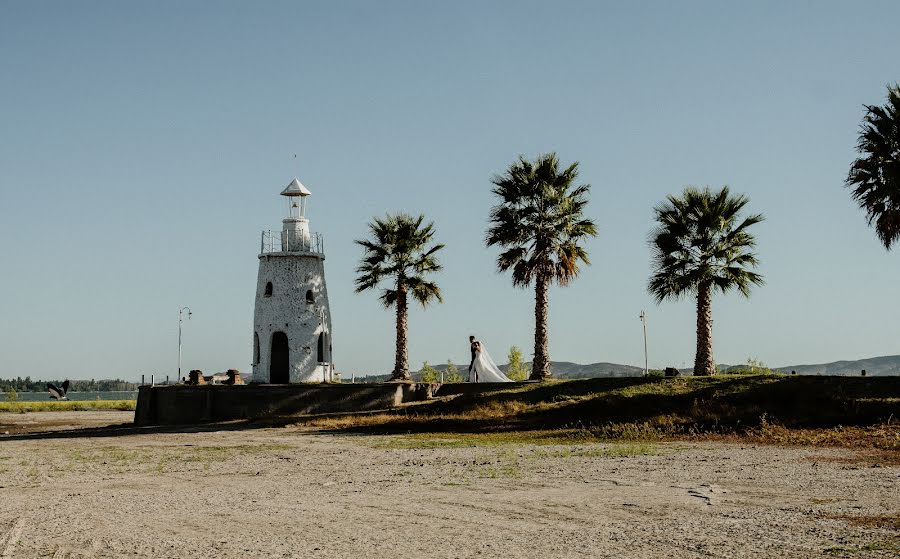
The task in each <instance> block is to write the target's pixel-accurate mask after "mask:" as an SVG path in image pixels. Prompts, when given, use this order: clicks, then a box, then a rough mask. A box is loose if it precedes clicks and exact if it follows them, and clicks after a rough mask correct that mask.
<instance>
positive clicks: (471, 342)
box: [469, 336, 478, 382]
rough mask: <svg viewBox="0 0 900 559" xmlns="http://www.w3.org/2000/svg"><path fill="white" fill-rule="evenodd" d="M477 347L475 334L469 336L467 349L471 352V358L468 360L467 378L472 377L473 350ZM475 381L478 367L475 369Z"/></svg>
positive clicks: (476, 380)
mask: <svg viewBox="0 0 900 559" xmlns="http://www.w3.org/2000/svg"><path fill="white" fill-rule="evenodd" d="M477 348H478V342H476V341H475V336H469V351H471V352H472V360H471V361H469V378H470V379H471V378H472V367H473V366H474V365H475V350H476V349H477ZM475 382H478V369H477V368H476V369H475Z"/></svg>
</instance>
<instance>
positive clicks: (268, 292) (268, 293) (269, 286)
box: [263, 282, 272, 297]
mask: <svg viewBox="0 0 900 559" xmlns="http://www.w3.org/2000/svg"><path fill="white" fill-rule="evenodd" d="M271 296H272V282H269V283H267V284H266V290H265V292H264V293H263V297H271Z"/></svg>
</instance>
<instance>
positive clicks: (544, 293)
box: [485, 153, 597, 380]
mask: <svg viewBox="0 0 900 559" xmlns="http://www.w3.org/2000/svg"><path fill="white" fill-rule="evenodd" d="M577 177H578V163H577V162H575V163H573V164H571V165H569V166H568V167H566V168H565V169H563V170H560V168H559V160H558V159H557V158H556V154H555V153H548V154H544V155H539V156H538V157H537V159H535V160H534V161H533V162H531V161H528V160H526V159H525V158H524V157H522V156H519V159H518V160H517V161H516V162H514V163H513V164H512V165H510V166H509V168H508V169H507V170H506V172H505V173H504V174H503V175H497V176H495V177H494V178H493V180H492V182H493V184H494V188H493V190H492V191H493V193H494V194H495V195H496V196H497V197H498V198H499V199H500V203H498V204H497V205H495V206H494V207H493V208H492V209H491V219H490V227H489V228H488V231H487V237H486V239H485V242H486V243H487V245H488V246H493V245H498V246H500V247H502V248H503V249H504V250H503V252H502V253H501V254H500V256H499V257H498V258H497V268H499V270H500V271H501V272H505V271H507V270H512V281H513V285H515V286H516V287H523V288H524V287H528V286H530V285H531V284H532V283H534V322H535V326H534V363H533V364H532V368H531V377H530V378H532V379H534V380H541V379H544V378H546V377H549V376H550V356H549V351H548V349H547V312H548V307H549V302H550V301H549V288H550V285H551V284H552V283H553V282H556V283H558V284H559V285H563V286H565V285H568V284H569V282H570V281H572V280H573V279H574V278H575V277H576V276H577V275H578V272H579V262H583V263H585V264H590V260H589V259H588V254H587V251H586V250H585V249H584V248H583V247H581V246H580V245H579V243H580V242H582V241H583V240H585V239H586V238H588V237H595V236H596V235H597V228H596V227H595V226H594V222H593V221H592V220H590V219H587V218H586V217H585V216H584V208H585V206H587V203H588V199H587V196H588V193H589V191H590V189H591V186H590V185H589V184H583V185H581V186H577V187H574V188H573V183H574V182H575V179H576V178H577Z"/></svg>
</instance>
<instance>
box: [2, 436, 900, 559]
mask: <svg viewBox="0 0 900 559" xmlns="http://www.w3.org/2000/svg"><path fill="white" fill-rule="evenodd" d="M410 442H411V439H409V438H406V437H402V436H394V437H368V436H367V437H363V436H350V435H327V434H315V433H309V432H304V431H302V430H299V429H294V428H283V429H258V430H244V431H227V432H226V431H220V432H212V433H178V434H154V435H130V436H121V437H113V438H102V439H101V438H80V439H55V440H53V439H51V440H26V441H9V440H7V441H2V440H0V557H122V556H135V555H137V556H148V557H149V556H152V557H185V558H192V559H200V558H206V557H373V558H375V557H385V558H387V557H391V558H396V557H436V558H443V557H448V558H450V557H504V558H516V557H678V558H692V557H823V556H824V557H893V556H895V554H896V553H897V551H898V550H900V533H898V532H897V531H896V530H892V529H890V528H873V527H860V526H856V525H854V524H853V523H851V522H848V521H847V520H846V519H840V518H828V516H831V517H837V516H841V515H853V516H861V515H863V516H864V515H868V516H880V515H894V516H897V515H898V513H900V495H898V488H900V468H898V467H891V466H884V467H875V468H873V467H871V466H872V464H871V463H866V462H865V461H863V462H850V463H848V462H846V461H841V460H838V461H835V459H840V458H842V457H846V456H847V452H846V451H835V450H822V449H784V448H776V447H752V446H739V445H728V444H706V443H704V444H683V443H682V444H661V445H653V447H652V448H650V449H649V450H650V451H651V452H652V454H651V455H646V456H630V457H614V456H608V455H606V456H605V455H604V454H606V453H607V449H609V448H613V449H614V450H615V452H621V451H622V450H623V447H620V446H614V447H609V445H576V446H565V445H563V446H559V445H554V446H540V447H536V446H530V445H505V446H489V447H477V448H473V447H466V448H439V449H423V448H399V447H401V446H406V445H408V444H409V443H410ZM624 449H625V450H628V448H624ZM826 550H828V551H826Z"/></svg>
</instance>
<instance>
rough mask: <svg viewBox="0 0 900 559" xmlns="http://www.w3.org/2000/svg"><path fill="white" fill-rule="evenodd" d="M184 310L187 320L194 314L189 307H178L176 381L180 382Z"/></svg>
mask: <svg viewBox="0 0 900 559" xmlns="http://www.w3.org/2000/svg"><path fill="white" fill-rule="evenodd" d="M184 311H187V313H188V320H190V319H191V315H192V314H194V313H193V312H191V308H190V307H181V308H179V309H178V382H181V321H182V315H183V313H184Z"/></svg>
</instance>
